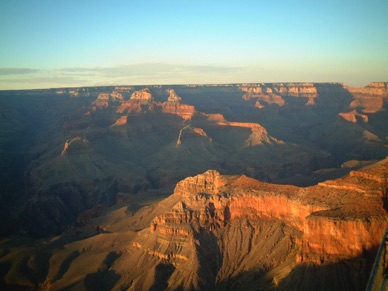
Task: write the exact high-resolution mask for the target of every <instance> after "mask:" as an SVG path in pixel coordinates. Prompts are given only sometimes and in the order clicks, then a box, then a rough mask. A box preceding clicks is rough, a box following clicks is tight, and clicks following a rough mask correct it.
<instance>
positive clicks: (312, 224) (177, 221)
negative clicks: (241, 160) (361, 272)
mask: <svg viewBox="0 0 388 291" xmlns="http://www.w3.org/2000/svg"><path fill="white" fill-rule="evenodd" d="M387 173H388V160H385V161H384V162H382V163H380V164H378V165H377V166H375V167H372V168H370V169H363V170H361V171H359V172H357V174H355V172H353V174H351V175H349V176H347V177H345V178H342V179H338V180H334V181H332V182H330V181H328V182H327V183H322V184H320V185H317V186H313V187H307V188H300V187H296V186H289V185H273V184H268V183H264V182H260V181H257V180H254V179H251V178H248V177H245V176H222V175H220V173H218V172H217V171H207V172H205V173H204V174H200V175H197V176H195V177H189V178H186V179H185V180H183V181H181V182H179V183H178V184H177V186H176V188H175V191H174V194H173V195H178V196H180V197H181V199H180V202H179V203H178V204H176V205H175V206H174V207H173V208H172V209H171V210H168V211H166V212H165V213H164V214H162V215H160V216H158V217H156V218H155V219H154V220H153V222H152V223H151V228H152V230H153V231H156V232H161V233H169V234H175V235H183V236H188V235H191V234H192V233H194V232H199V231H201V230H206V231H214V230H215V229H218V228H223V227H225V226H226V225H227V224H228V223H229V222H230V221H233V220H241V219H248V220H249V221H258V220H280V221H282V222H283V223H285V224H286V225H289V226H291V227H293V228H295V229H297V230H299V231H300V232H301V233H302V235H301V237H300V238H295V239H296V241H297V244H298V245H299V250H300V251H299V255H298V256H297V258H296V260H297V261H299V262H300V261H303V262H306V261H312V262H315V263H323V262H335V261H337V260H340V259H349V258H354V257H357V256H362V255H363V254H364V253H365V252H368V251H371V250H372V249H373V248H374V247H376V246H377V245H378V244H379V241H380V239H381V235H382V233H383V232H384V230H385V228H386V226H387V225H388V215H387V212H386V210H385V209H384V208H383V204H382V200H381V197H382V196H384V195H385V194H384V193H385V192H384V191H386V189H387V180H386V175H387ZM355 177H357V180H355ZM329 182H330V183H329ZM366 185H367V186H366ZM379 193H380V194H379Z"/></svg>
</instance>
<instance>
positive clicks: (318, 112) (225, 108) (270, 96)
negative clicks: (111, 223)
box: [0, 83, 388, 236]
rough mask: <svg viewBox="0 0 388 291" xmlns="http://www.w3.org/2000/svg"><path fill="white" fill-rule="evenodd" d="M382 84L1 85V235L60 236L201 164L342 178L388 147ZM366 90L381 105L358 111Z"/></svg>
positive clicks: (269, 176)
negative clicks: (81, 218)
mask: <svg viewBox="0 0 388 291" xmlns="http://www.w3.org/2000/svg"><path fill="white" fill-rule="evenodd" d="M384 88H386V84H385V83H371V84H370V85H369V86H367V87H366V88H358V89H354V88H350V87H346V86H344V85H342V84H339V83H328V84H320V83H274V84H270V83H266V84H261V83H260V84H229V85H188V86H183V85H182V86H148V87H147V88H145V87H144V86H118V87H114V86H110V87H90V88H64V89H48V90H31V91H12V92H10V91H4V92H0V104H1V109H0V113H1V114H0V118H1V123H0V137H1V139H0V145H1V148H0V166H1V168H2V169H4V170H3V171H1V173H0V178H1V181H0V182H1V186H2V187H0V199H1V200H0V201H1V202H2V203H1V205H0V210H1V211H0V215H2V217H3V218H4V219H3V220H4V221H5V222H6V223H3V225H1V226H0V233H1V234H11V233H17V232H22V233H24V232H27V233H29V234H31V235H34V236H44V235H52V234H59V233H61V232H62V231H63V230H64V229H65V228H66V227H67V226H68V225H69V224H71V223H72V222H74V220H76V218H77V217H78V215H79V214H80V212H83V211H86V210H88V209H93V207H95V206H96V204H104V205H105V206H107V207H109V206H111V205H113V204H115V201H117V200H121V199H122V197H136V199H140V200H141V199H142V197H143V195H144V193H154V194H155V195H160V196H161V197H165V196H166V195H168V194H169V193H171V191H172V190H173V188H174V186H175V184H176V183H177V182H178V181H180V180H181V179H183V178H185V177H187V176H192V175H195V174H197V173H201V172H204V171H206V170H207V169H215V170H218V171H220V172H222V173H224V174H236V173H239V174H245V175H247V176H250V177H252V178H257V179H260V180H262V181H266V182H277V183H285V184H294V185H313V184H316V183H317V182H320V181H323V180H325V179H328V178H332V177H338V176H340V175H343V174H346V173H347V172H349V171H350V170H352V167H341V165H342V164H344V163H346V162H347V161H349V160H351V161H354V160H358V161H360V162H359V163H358V164H355V165H361V164H363V163H367V162H368V161H369V162H371V161H373V160H376V159H381V158H384V157H385V156H387V155H388V147H387V145H386V143H387V136H388V132H387V127H386V124H387V122H388V115H387V114H386V104H387V103H386V89H384ZM384 90H385V91H384ZM354 92H358V93H354ZM371 95H373V96H375V97H373V98H375V99H376V100H377V99H378V100H380V101H379V102H380V103H381V102H382V106H381V104H380V103H379V104H380V105H379V106H380V107H378V108H380V109H378V110H374V111H373V112H372V111H371V112H364V111H363V110H364V109H363V108H364V107H359V106H358V107H357V108H353V105H354V104H355V103H354V102H356V101H357V100H359V101H360V100H361V101H362V102H364V101H365V102H366V103H368V102H369V101H367V100H369V99H368V98H369V97H370V96H371ZM243 97H244V98H243ZM363 100H364V101H363ZM359 101H357V102H359ZM361 101H360V102H361ZM365 102H364V103H365ZM259 103H260V104H261V105H262V106H259V107H260V108H258V107H257V106H258V104H259ZM364 103H363V104H364ZM366 103H365V104H366ZM352 104H353V105H352ZM368 104H371V103H370V102H369V103H368ZM368 106H369V105H368ZM370 106H372V105H370ZM365 108H366V107H365ZM368 108H371V107H368ZM376 108H377V107H376ZM349 121H351V122H349ZM357 167H358V166H355V168H357ZM93 185H98V187H94V186H93ZM74 201H77V203H75V202H74Z"/></svg>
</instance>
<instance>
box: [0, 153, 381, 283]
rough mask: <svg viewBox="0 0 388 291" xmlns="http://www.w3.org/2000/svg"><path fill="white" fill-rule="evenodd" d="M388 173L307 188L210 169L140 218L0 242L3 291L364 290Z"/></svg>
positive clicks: (118, 216)
mask: <svg viewBox="0 0 388 291" xmlns="http://www.w3.org/2000/svg"><path fill="white" fill-rule="evenodd" d="M387 173H388V160H387V159H385V160H383V161H381V162H379V163H375V164H373V165H371V166H369V167H367V168H362V169H360V170H356V171H353V172H351V174H350V175H348V176H345V177H343V178H340V179H336V180H330V181H326V182H324V183H321V184H319V185H315V186H310V187H305V188H302V187H297V186H290V185H276V184H270V183H265V182H261V181H258V180H255V179H252V178H249V177H246V176H244V175H221V174H220V173H219V172H218V171H215V170H208V171H206V172H205V173H203V174H199V175H196V176H193V177H188V178H186V179H184V180H182V181H180V182H179V183H177V185H176V187H175V190H174V193H173V194H172V195H171V196H169V197H168V198H166V199H164V200H162V201H160V202H159V203H155V204H152V205H149V206H146V207H144V208H142V209H140V210H139V211H137V212H136V213H135V214H133V213H131V211H130V210H129V209H130V208H129V206H125V205H122V206H121V207H115V208H112V209H110V210H109V211H105V212H102V211H101V209H96V210H95V211H94V212H93V213H92V212H89V214H88V216H89V218H88V219H87V218H85V217H87V215H85V216H84V220H85V221H84V222H83V224H82V226H73V228H71V229H69V230H68V231H67V232H66V233H64V234H63V235H61V236H58V237H55V238H52V239H45V240H43V241H40V242H37V243H35V244H28V243H24V244H23V243H21V242H20V241H19V244H18V246H15V244H16V242H17V238H12V239H9V240H6V241H2V242H0V243H1V246H2V247H1V249H2V250H3V251H2V253H1V254H0V272H1V273H0V274H1V276H2V278H3V287H7V286H8V287H9V286H14V287H16V286H18V287H21V288H26V287H32V288H34V287H39V288H40V289H43V290H58V289H63V288H65V289H80V288H81V289H87V290H92V289H96V288H99V289H101V288H102V289H104V290H110V289H111V290H123V289H126V290H144V289H147V290H159V289H183V290H209V289H212V290H225V289H232V290H235V289H244V290H257V289H260V290H263V289H265V290H272V289H274V290H290V289H298V290H304V289H306V290H310V289H311V288H312V287H313V288H314V290H329V289H330V290H363V289H364V287H365V285H366V280H367V275H368V272H369V270H370V267H371V262H372V259H373V255H374V253H375V251H376V247H377V246H378V244H379V242H380V239H381V235H382V234H383V233H384V231H385V227H386V226H387V225H388V214H387V211H386V209H385V208H384V205H383V201H384V200H385V199H386V196H387V191H388V180H387ZM101 213H104V214H103V215H101ZM93 217H94V218H93ZM19 240H20V238H19ZM26 270H27V271H26ZM318 279H319V282H317V281H316V280H318Z"/></svg>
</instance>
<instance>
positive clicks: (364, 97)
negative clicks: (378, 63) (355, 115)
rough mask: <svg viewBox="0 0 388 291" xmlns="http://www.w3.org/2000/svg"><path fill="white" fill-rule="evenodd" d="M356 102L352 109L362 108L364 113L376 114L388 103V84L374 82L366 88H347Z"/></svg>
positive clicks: (353, 103) (351, 105) (353, 102)
mask: <svg viewBox="0 0 388 291" xmlns="http://www.w3.org/2000/svg"><path fill="white" fill-rule="evenodd" d="M346 88H347V89H348V90H349V92H350V93H351V94H352V95H353V97H354V100H353V101H352V103H351V104H350V108H351V109H353V108H362V112H364V113H376V112H378V111H380V110H382V108H383V106H384V102H388V83H387V82H372V83H370V84H369V85H368V86H366V87H355V88H354V87H346Z"/></svg>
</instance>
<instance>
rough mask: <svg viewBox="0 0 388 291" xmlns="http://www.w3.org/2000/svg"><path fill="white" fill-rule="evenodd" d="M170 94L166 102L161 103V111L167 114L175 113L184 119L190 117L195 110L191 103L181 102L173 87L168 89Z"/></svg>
mask: <svg viewBox="0 0 388 291" xmlns="http://www.w3.org/2000/svg"><path fill="white" fill-rule="evenodd" d="M168 92H169V93H170V95H169V96H168V99H167V101H166V102H164V103H163V104H162V112H163V113H169V114H176V115H179V116H180V117H182V118H183V119H184V120H188V119H191V118H192V117H193V116H194V115H195V113H196V111H195V107H194V106H192V105H187V104H182V98H181V97H179V96H178V95H177V94H176V93H175V91H174V90H173V89H170V90H168Z"/></svg>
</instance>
